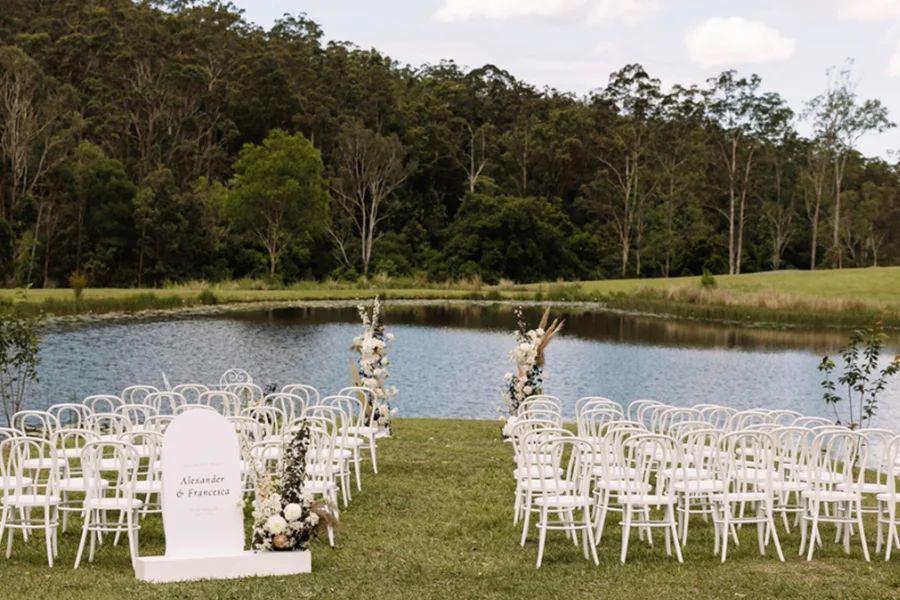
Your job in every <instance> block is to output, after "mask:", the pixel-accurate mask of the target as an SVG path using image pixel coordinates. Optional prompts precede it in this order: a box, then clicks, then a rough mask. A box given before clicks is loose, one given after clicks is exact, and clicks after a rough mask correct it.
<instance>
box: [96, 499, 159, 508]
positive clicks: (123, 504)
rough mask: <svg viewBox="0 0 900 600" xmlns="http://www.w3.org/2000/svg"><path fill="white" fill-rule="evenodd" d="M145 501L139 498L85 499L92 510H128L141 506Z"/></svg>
mask: <svg viewBox="0 0 900 600" xmlns="http://www.w3.org/2000/svg"><path fill="white" fill-rule="evenodd" d="M143 505H144V503H143V502H141V501H140V500H138V499H137V498H132V499H131V500H126V499H125V498H90V499H88V500H85V502H84V507H85V508H88V509H91V510H128V509H129V508H130V509H137V508H141V507H142V506H143Z"/></svg>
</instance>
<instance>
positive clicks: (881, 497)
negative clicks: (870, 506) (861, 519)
mask: <svg viewBox="0 0 900 600" xmlns="http://www.w3.org/2000/svg"><path fill="white" fill-rule="evenodd" d="M891 496H892V494H891V493H890V492H883V493H881V494H878V495H877V496H876V499H877V500H878V501H879V502H891V501H893V502H897V503H898V504H900V494H893V496H894V497H893V498H891Z"/></svg>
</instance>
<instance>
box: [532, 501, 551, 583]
mask: <svg viewBox="0 0 900 600" xmlns="http://www.w3.org/2000/svg"><path fill="white" fill-rule="evenodd" d="M548 518H549V517H548V512H547V507H546V506H542V507H541V516H540V518H539V519H538V553H537V566H536V567H535V568H537V569H540V568H541V561H542V560H543V558H544V543H545V542H546V541H547V519H548Z"/></svg>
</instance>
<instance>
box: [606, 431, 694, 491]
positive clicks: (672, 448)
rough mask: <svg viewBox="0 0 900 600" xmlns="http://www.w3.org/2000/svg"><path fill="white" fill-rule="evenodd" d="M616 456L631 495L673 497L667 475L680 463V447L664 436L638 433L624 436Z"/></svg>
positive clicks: (675, 469)
mask: <svg viewBox="0 0 900 600" xmlns="http://www.w3.org/2000/svg"><path fill="white" fill-rule="evenodd" d="M618 454H619V457H620V461H621V465H622V466H623V467H624V469H623V471H622V473H623V474H624V475H625V476H626V477H628V479H629V480H630V481H631V484H632V486H631V487H630V488H629V489H630V490H631V491H632V492H637V493H649V494H653V495H659V496H663V497H667V498H674V493H675V492H674V489H673V486H672V485H670V481H671V478H670V477H667V475H668V474H670V473H676V472H677V469H678V467H679V466H680V465H681V464H682V461H683V459H682V456H681V445H680V444H679V443H678V442H676V441H675V440H674V439H672V438H671V437H669V436H667V435H660V434H657V433H637V434H633V435H629V436H627V437H623V438H622V439H621V442H620V444H619V448H618Z"/></svg>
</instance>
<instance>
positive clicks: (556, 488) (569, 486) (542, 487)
mask: <svg viewBox="0 0 900 600" xmlns="http://www.w3.org/2000/svg"><path fill="white" fill-rule="evenodd" d="M521 486H522V489H524V490H525V491H529V492H539V493H540V492H561V491H563V490H574V489H575V484H574V483H573V482H571V481H566V480H565V479H523V480H522V482H521Z"/></svg>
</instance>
